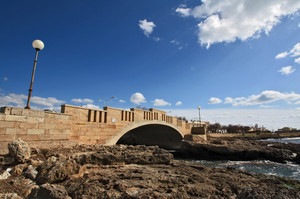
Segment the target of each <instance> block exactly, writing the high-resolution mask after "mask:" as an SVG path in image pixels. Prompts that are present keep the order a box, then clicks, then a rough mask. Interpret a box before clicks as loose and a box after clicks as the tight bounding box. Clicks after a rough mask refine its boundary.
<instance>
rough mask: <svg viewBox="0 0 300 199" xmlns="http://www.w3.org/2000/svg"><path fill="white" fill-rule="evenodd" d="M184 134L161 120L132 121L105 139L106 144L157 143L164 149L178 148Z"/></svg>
mask: <svg viewBox="0 0 300 199" xmlns="http://www.w3.org/2000/svg"><path fill="white" fill-rule="evenodd" d="M183 137H184V134H183V133H182V132H181V131H180V130H179V129H178V128H177V127H176V126H173V125H172V124H169V123H167V122H162V121H143V122H134V123H133V124H131V125H129V126H126V127H125V128H123V129H122V130H121V131H120V132H119V133H118V134H117V135H115V136H114V137H112V138H111V139H110V140H108V141H107V143H106V145H114V144H130V145H140V144H142V145H158V146H160V147H162V148H166V149H176V148H179V146H180V143H181V140H182V139H183Z"/></svg>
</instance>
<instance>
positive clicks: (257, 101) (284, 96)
mask: <svg viewBox="0 0 300 199" xmlns="http://www.w3.org/2000/svg"><path fill="white" fill-rule="evenodd" d="M279 100H283V101H285V102H287V103H291V102H293V101H296V100H300V94H296V93H294V92H291V93H281V92H278V91H272V90H270V91H268V90H266V91H263V92H261V93H260V94H259V95H251V96H249V97H248V98H245V97H238V98H231V97H227V98H225V102H224V103H225V104H232V105H233V106H251V105H261V104H268V103H272V102H275V101H279Z"/></svg>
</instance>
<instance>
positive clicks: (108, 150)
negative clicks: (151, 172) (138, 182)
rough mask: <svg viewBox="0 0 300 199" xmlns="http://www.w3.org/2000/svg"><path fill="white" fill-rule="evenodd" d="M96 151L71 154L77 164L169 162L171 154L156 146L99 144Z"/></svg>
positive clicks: (171, 157)
mask: <svg viewBox="0 0 300 199" xmlns="http://www.w3.org/2000/svg"><path fill="white" fill-rule="evenodd" d="M95 151H96V152H86V153H79V154H75V155H73V156H72V158H73V159H75V161H76V162H77V163H78V164H81V165H84V164H99V165H111V164H169V163H170V161H171V160H172V159H173V155H172V154H170V153H169V152H168V151H166V150H164V149H160V148H159V147H158V146H150V147H146V146H144V145H139V146H125V145H115V146H99V147H98V148H97V149H96V150H95Z"/></svg>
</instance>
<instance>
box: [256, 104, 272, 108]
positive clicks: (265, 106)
mask: <svg viewBox="0 0 300 199" xmlns="http://www.w3.org/2000/svg"><path fill="white" fill-rule="evenodd" d="M259 107H260V108H271V107H272V106H267V105H260V106H259Z"/></svg>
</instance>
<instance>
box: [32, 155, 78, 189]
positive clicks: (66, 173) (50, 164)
mask: <svg viewBox="0 0 300 199" xmlns="http://www.w3.org/2000/svg"><path fill="white" fill-rule="evenodd" d="M54 160H57V159H56V158H49V159H48V160H47V161H46V162H44V163H43V164H42V165H41V166H39V168H38V171H39V173H38V175H37V177H36V179H37V183H39V184H44V183H47V182H48V183H55V182H60V181H63V180H65V179H67V178H68V177H70V176H71V175H72V174H75V173H78V171H79V168H80V165H78V164H77V163H76V162H75V161H73V160H69V161H67V162H60V161H54Z"/></svg>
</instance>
